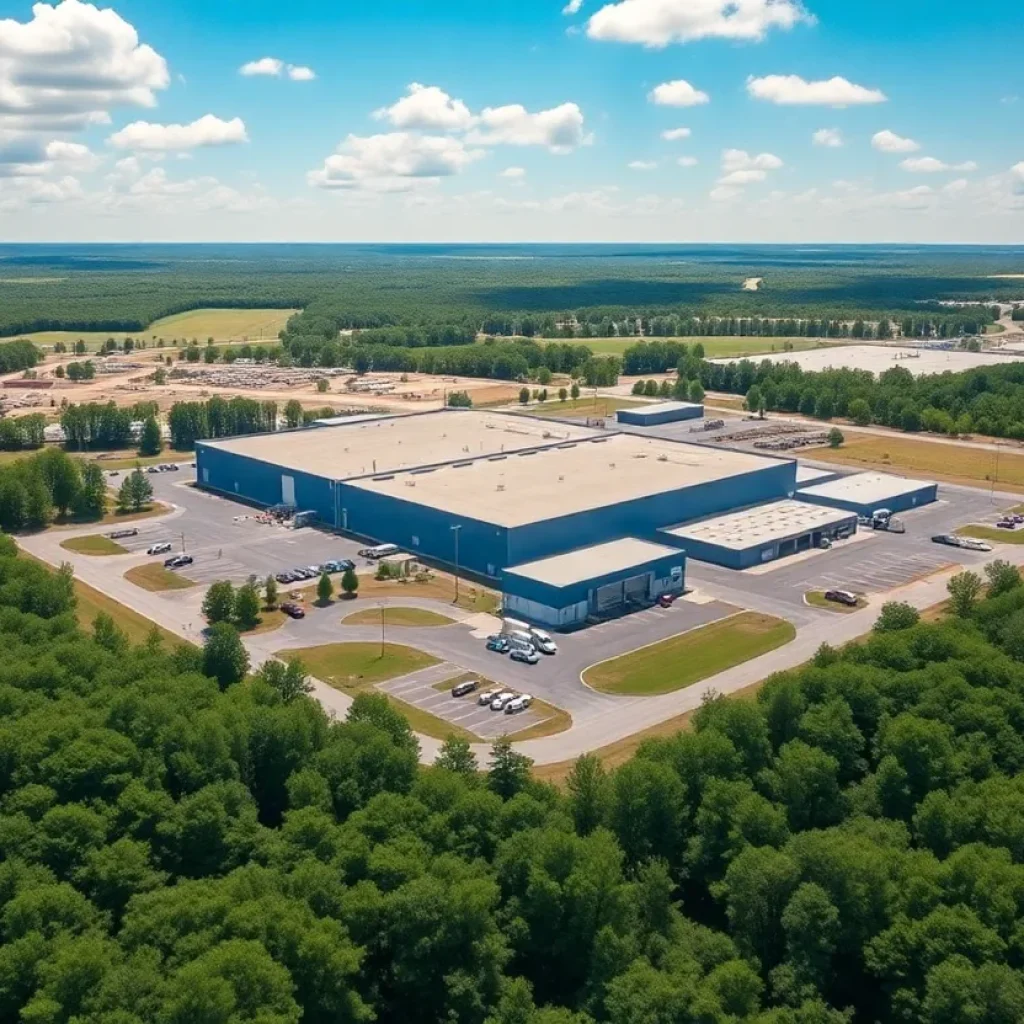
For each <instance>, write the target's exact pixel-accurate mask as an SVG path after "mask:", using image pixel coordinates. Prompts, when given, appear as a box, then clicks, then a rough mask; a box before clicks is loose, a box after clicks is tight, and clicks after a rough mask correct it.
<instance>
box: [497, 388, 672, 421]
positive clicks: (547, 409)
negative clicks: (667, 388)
mask: <svg viewBox="0 0 1024 1024" xmlns="http://www.w3.org/2000/svg"><path fill="white" fill-rule="evenodd" d="M548 394H549V395H550V394H551V392H550V390H549V392H548ZM662 401H667V399H662ZM645 404H647V403H644V402H635V401H633V400H632V399H629V398H596V399H595V398H585V397H584V398H577V399H572V398H567V399H566V400H565V401H564V402H561V401H559V399H558V396H557V394H556V395H555V397H554V398H549V399H548V401H546V402H543V403H541V402H534V403H533V404H532V405H524V406H520V407H519V409H518V410H517V411H519V412H521V413H523V414H525V415H526V416H540V417H543V418H547V417H551V418H553V419H584V418H587V417H593V418H595V419H596V418H597V417H600V416H611V415H613V414H614V413H615V412H617V411H618V410H619V409H635V408H636V407H637V406H640V405H645Z"/></svg>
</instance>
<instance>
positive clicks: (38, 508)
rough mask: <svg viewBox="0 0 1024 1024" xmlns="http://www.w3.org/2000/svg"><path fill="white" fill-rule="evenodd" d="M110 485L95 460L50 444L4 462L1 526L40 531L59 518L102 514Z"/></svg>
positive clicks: (0, 472)
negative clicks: (82, 458)
mask: <svg viewBox="0 0 1024 1024" xmlns="http://www.w3.org/2000/svg"><path fill="white" fill-rule="evenodd" d="M106 494H107V484H106V480H105V478H104V476H103V470H102V469H101V468H100V466H99V465H98V464H97V463H95V462H83V461H82V460H81V459H76V458H73V457H72V456H70V455H68V454H67V453H66V452H64V451H62V450H61V449H59V448H47V449H45V450H43V451H40V452H36V453H35V454H33V455H28V456H26V457H24V458H21V459H16V460H15V461H14V462H9V463H6V464H5V465H3V466H0V530H3V531H4V532H5V533H13V532H16V531H19V530H40V529H43V528H44V527H45V526H47V525H49V524H50V523H51V522H53V521H54V519H56V518H60V519H64V518H67V517H69V516H72V517H74V518H76V519H82V520H89V519H99V518H101V517H102V516H103V515H104V513H105V512H106Z"/></svg>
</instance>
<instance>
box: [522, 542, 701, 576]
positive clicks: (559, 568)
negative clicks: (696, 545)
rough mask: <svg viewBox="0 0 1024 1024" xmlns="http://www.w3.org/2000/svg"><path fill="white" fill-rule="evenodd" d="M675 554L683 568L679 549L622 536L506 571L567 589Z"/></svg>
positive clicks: (681, 553)
mask: <svg viewBox="0 0 1024 1024" xmlns="http://www.w3.org/2000/svg"><path fill="white" fill-rule="evenodd" d="M669 555H675V556H676V557H678V559H679V564H680V565H682V564H683V561H684V559H685V557H686V555H685V553H684V552H683V551H682V550H680V549H679V548H673V547H669V546H668V545H667V544H654V543H652V542H651V541H649V540H639V539H638V538H636V537H624V538H623V539H622V540H612V541H608V542H607V543H605V544H594V545H593V546H592V547H589V548H578V549H577V550H576V551H569V552H566V554H564V555H552V556H551V557H550V558H539V559H537V561H535V562H524V563H523V564H522V565H515V566H512V567H511V568H508V569H505V572H507V573H512V574H513V575H515V576H525V577H526V578H527V579H531V580H536V581H537V582H538V583H547V584H548V585H549V586H552V587H566V586H569V585H570V584H572V583H580V582H582V581H585V580H592V579H595V578H596V577H598V576H607V575H608V574H609V573H613V572H625V571H627V570H629V569H632V568H633V567H634V566H639V565H645V564H646V563H647V562H653V561H654V560H655V559H656V558H664V557H666V556H669Z"/></svg>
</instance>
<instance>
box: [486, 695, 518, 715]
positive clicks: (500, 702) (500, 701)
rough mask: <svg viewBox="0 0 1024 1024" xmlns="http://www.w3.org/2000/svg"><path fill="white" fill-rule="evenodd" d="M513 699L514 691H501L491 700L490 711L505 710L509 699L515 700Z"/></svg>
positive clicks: (514, 696) (514, 697)
mask: <svg viewBox="0 0 1024 1024" xmlns="http://www.w3.org/2000/svg"><path fill="white" fill-rule="evenodd" d="M515 699H516V695H515V694H514V693H512V691H511V690H505V691H504V692H503V693H499V694H498V696H497V697H495V698H494V700H492V701H491V710H492V711H504V710H505V705H506V704H507V703H508V702H509V701H510V700H515Z"/></svg>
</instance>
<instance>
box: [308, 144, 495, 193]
mask: <svg viewBox="0 0 1024 1024" xmlns="http://www.w3.org/2000/svg"><path fill="white" fill-rule="evenodd" d="M483 155H484V153H483V151H482V150H479V149H476V150H474V149H467V148H466V146H465V145H464V144H463V142H462V141H461V140H460V139H452V138H448V137H445V136H440V135H415V134H412V133H409V132H391V133H389V134H386V135H371V136H359V135H349V136H348V138H347V139H345V140H344V142H342V143H341V144H340V145H339V146H338V150H337V152H336V153H333V154H332V155H331V156H329V157H328V158H327V159H326V160H325V161H324V165H323V167H322V168H320V169H319V170H316V171H311V172H310V173H309V175H308V176H307V177H308V180H309V183H310V184H311V185H314V186H316V187H317V188H325V189H367V190H370V191H377V192H399V191H407V190H408V189H410V188H413V187H415V185H416V184H417V183H424V182H430V183H436V182H437V180H438V179H440V178H447V177H451V176H452V175H454V174H458V173H459V172H460V171H462V170H463V169H464V168H465V167H467V166H468V165H469V164H471V163H472V162H473V161H474V160H479V159H480V158H481V157H482V156H483Z"/></svg>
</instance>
